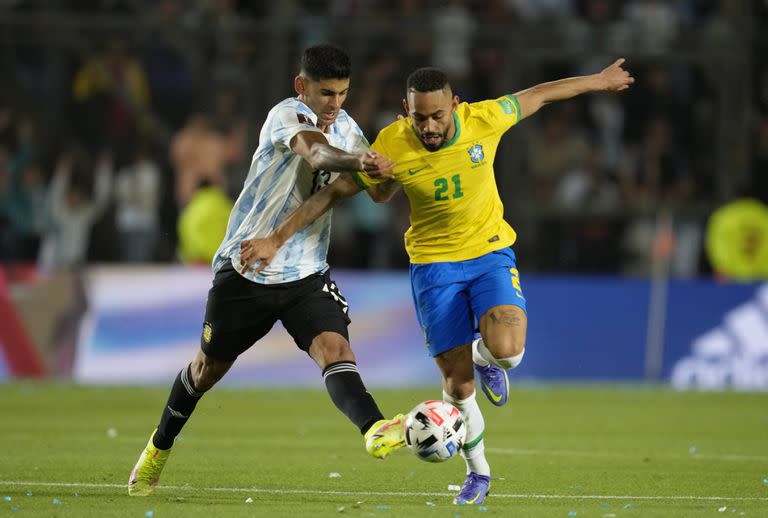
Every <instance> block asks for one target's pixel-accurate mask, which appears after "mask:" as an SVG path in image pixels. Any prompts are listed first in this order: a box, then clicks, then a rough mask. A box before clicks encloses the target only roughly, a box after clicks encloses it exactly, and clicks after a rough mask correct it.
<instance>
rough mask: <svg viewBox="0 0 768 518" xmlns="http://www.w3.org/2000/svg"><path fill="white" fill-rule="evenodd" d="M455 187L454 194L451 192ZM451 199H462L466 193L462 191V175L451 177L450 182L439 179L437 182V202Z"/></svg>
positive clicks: (445, 179)
mask: <svg viewBox="0 0 768 518" xmlns="http://www.w3.org/2000/svg"><path fill="white" fill-rule="evenodd" d="M451 187H453V192H451ZM449 196H450V197H451V198H461V197H462V196H464V193H463V192H462V190H461V175H458V174H455V175H453V176H451V178H450V182H449V181H448V179H447V178H438V179H437V180H435V201H447V200H448V199H449Z"/></svg>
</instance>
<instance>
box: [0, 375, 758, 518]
mask: <svg viewBox="0 0 768 518" xmlns="http://www.w3.org/2000/svg"><path fill="white" fill-rule="evenodd" d="M372 392H373V393H374V395H375V396H376V398H377V400H378V401H379V404H380V406H381V407H382V410H383V411H384V413H385V414H392V413H395V412H396V411H406V410H408V409H410V408H411V407H412V406H413V405H415V404H416V403H417V402H419V401H421V400H424V399H430V398H435V397H439V395H440V392H439V389H438V388H437V387H436V388H435V389H432V390H423V389H419V390H412V391H390V390H386V391H385V390H373V391H372ZM166 395H167V388H165V387H162V388H125V387H120V388H113V387H78V386H74V385H69V384H49V383H45V384H37V383H30V382H21V383H10V384H5V385H0V444H2V450H1V453H0V498H2V500H0V515H11V516H19V517H21V516H78V517H104V516H135V517H138V518H140V517H145V518H146V517H150V516H151V517H153V518H162V517H166V516H168V517H175V516H184V517H193V516H201V517H206V518H212V517H218V516H227V517H229V516H290V517H293V518H298V517H303V516H312V517H313V518H315V517H322V516H361V517H362V516H374V517H387V516H427V517H429V516H434V517H442V516H449V517H459V516H463V517H468V516H479V517H485V516H546V517H550V516H554V517H559V516H562V517H571V516H576V517H579V518H581V517H603V518H610V517H635V516H637V517H640V516H642V517H647V516H660V517H662V516H663V517H669V516H672V517H677V516H702V517H704V516H754V517H758V516H768V394H744V393H677V392H673V391H670V390H667V389H663V388H658V387H638V386H622V385H618V386H614V385H595V386H574V385H567V386H566V385H554V386H513V394H512V396H511V398H510V401H509V403H508V404H507V405H506V406H505V407H502V408H496V407H493V406H491V405H490V404H489V403H488V402H487V401H485V400H484V397H483V396H482V394H481V395H480V396H479V397H480V398H481V399H482V401H481V402H480V404H481V407H482V409H483V412H484V415H485V420H486V447H487V455H488V459H489V461H490V463H491V466H492V468H493V476H494V480H493V482H492V486H491V496H489V498H488V499H487V500H486V503H485V504H484V505H483V506H482V507H462V508H458V507H456V506H453V505H452V504H451V501H452V498H453V493H454V492H453V491H449V489H448V486H449V485H453V484H457V485H458V484H461V483H462V481H463V479H464V464H463V462H462V460H461V459H458V458H456V459H452V460H451V461H449V462H446V463H443V464H438V465H436V464H428V463H425V462H421V461H419V460H418V459H417V458H416V457H414V456H413V455H411V454H410V453H409V452H408V451H406V450H403V451H399V452H396V454H395V455H393V456H392V457H391V458H389V459H386V460H384V461H377V460H375V459H373V458H369V457H368V456H367V454H366V453H365V451H364V449H363V443H362V439H361V437H360V435H359V433H358V432H357V431H356V430H355V429H354V427H353V426H351V425H350V424H349V422H347V420H346V419H345V418H344V417H343V416H342V415H341V414H340V413H339V412H338V411H337V410H336V409H335V408H334V407H333V406H332V404H331V403H330V401H329V399H328V398H327V396H326V394H325V392H323V391H321V390H317V391H313V390H246V389H231V388H223V387H220V388H216V389H214V390H213V391H212V392H210V393H209V394H207V395H206V396H205V398H203V400H202V401H201V403H200V404H199V405H198V408H197V411H196V413H195V414H194V416H193V417H192V419H191V420H190V422H189V423H188V425H187V427H186V429H185V430H184V431H183V433H182V436H181V437H180V439H179V440H177V442H176V446H175V447H174V453H173V455H172V456H171V458H170V460H169V462H168V465H167V466H166V469H165V472H164V473H163V477H162V479H161V485H160V486H159V488H158V489H157V491H156V492H155V494H154V495H153V496H151V497H148V498H129V497H128V494H127V489H126V483H127V480H128V475H129V472H130V470H131V468H132V466H133V464H134V462H135V461H136V459H137V458H138V455H139V453H140V451H141V449H142V447H143V446H144V444H145V443H146V440H147V438H148V436H149V433H150V432H151V431H152V428H153V427H154V425H155V423H156V421H157V419H158V418H159V413H160V409H161V408H162V406H163V404H164V402H165V398H166ZM331 474H338V475H333V476H332V475H331ZM248 499H251V500H252V502H250V503H249V502H246V500H248Z"/></svg>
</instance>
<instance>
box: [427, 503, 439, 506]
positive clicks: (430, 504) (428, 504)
mask: <svg viewBox="0 0 768 518" xmlns="http://www.w3.org/2000/svg"><path fill="white" fill-rule="evenodd" d="M427 506H429V507H437V504H436V503H434V502H427Z"/></svg>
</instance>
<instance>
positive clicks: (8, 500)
mask: <svg viewBox="0 0 768 518" xmlns="http://www.w3.org/2000/svg"><path fill="white" fill-rule="evenodd" d="M3 500H5V501H6V502H10V501H11V500H13V499H12V498H11V497H10V496H4V497H3Z"/></svg>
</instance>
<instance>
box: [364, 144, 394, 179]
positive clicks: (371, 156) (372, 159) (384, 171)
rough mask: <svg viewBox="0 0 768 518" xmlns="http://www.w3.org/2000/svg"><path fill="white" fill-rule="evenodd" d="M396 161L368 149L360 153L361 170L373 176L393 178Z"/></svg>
mask: <svg viewBox="0 0 768 518" xmlns="http://www.w3.org/2000/svg"><path fill="white" fill-rule="evenodd" d="M394 167H395V163H394V162H393V161H392V160H390V159H389V158H387V157H385V156H381V155H379V154H378V153H377V152H376V151H368V152H367V153H363V154H362V155H360V170H361V171H365V172H366V173H367V174H368V176H370V177H371V178H386V179H389V180H391V179H393V178H394V177H395V176H394V175H393V174H392V169H393V168H394Z"/></svg>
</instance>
